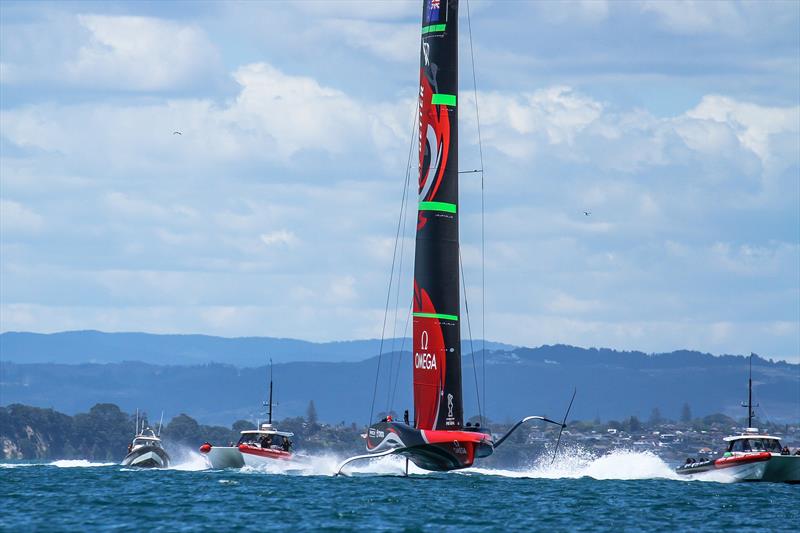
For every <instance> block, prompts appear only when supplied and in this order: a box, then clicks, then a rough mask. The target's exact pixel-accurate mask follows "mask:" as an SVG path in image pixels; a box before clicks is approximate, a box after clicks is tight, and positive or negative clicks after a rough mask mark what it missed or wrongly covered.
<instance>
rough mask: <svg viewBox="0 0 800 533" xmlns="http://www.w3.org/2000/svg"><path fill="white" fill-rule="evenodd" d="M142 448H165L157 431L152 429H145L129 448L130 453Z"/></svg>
mask: <svg viewBox="0 0 800 533" xmlns="http://www.w3.org/2000/svg"><path fill="white" fill-rule="evenodd" d="M142 446H150V447H153V448H163V446H162V445H161V439H160V438H158V436H156V433H155V431H153V430H152V429H150V428H145V429H143V430H142V432H141V433H139V434H138V435H136V436H135V437H134V438H133V442H131V443H130V445H129V446H128V451H131V450H135V449H136V448H141V447H142Z"/></svg>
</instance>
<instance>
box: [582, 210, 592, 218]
mask: <svg viewBox="0 0 800 533" xmlns="http://www.w3.org/2000/svg"><path fill="white" fill-rule="evenodd" d="M583 214H584V216H587V217H588V216H589V215H591V214H592V212H591V211H584V212H583Z"/></svg>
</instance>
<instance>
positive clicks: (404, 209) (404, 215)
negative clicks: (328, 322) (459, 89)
mask: <svg viewBox="0 0 800 533" xmlns="http://www.w3.org/2000/svg"><path fill="white" fill-rule="evenodd" d="M418 117H419V114H418V113H417V112H416V108H415V112H414V126H413V129H412V133H411V143H410V144H409V146H408V161H407V162H406V184H405V188H404V189H403V201H402V202H401V204H400V213H401V220H402V222H401V227H402V230H403V232H405V228H406V224H407V222H406V221H407V220H408V211H409V198H410V194H408V193H409V186H410V183H411V159H412V157H413V153H414V140H415V139H416V138H417V135H416V131H417V118H418ZM403 232H400V233H398V235H397V238H398V239H399V240H400V266H399V267H398V270H397V287H396V289H395V299H394V321H393V322H392V351H391V352H390V353H395V351H394V345H395V338H396V336H397V315H398V313H399V310H400V282H401V281H402V279H403V253H404V251H405V244H406V240H405V238H403ZM390 357H391V356H390ZM396 357H397V359H398V364H397V367H398V371H399V367H400V363H399V359H401V357H402V348H401V350H400V353H398V354H397V355H396ZM387 383H388V385H389V386H388V387H386V412H387V413H388V412H389V411H390V410H391V407H392V405H391V403H390V401H391V384H392V364H391V359H389V380H388V382H387Z"/></svg>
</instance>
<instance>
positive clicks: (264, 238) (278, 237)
mask: <svg viewBox="0 0 800 533" xmlns="http://www.w3.org/2000/svg"><path fill="white" fill-rule="evenodd" d="M259 239H261V242H263V243H264V244H266V245H267V246H272V245H275V244H287V245H288V244H293V243H294V242H296V241H297V237H295V235H294V233H292V232H291V231H287V230H285V229H279V230H276V231H272V232H270V233H262V234H261V235H260V236H259Z"/></svg>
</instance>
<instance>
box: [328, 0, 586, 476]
mask: <svg viewBox="0 0 800 533" xmlns="http://www.w3.org/2000/svg"><path fill="white" fill-rule="evenodd" d="M419 58H420V70H419V88H418V91H417V94H418V109H419V111H418V113H419V121H418V126H419V176H418V195H419V196H418V205H417V213H416V218H417V223H416V241H415V242H416V244H415V254H414V283H413V291H412V296H411V298H412V306H411V307H412V316H413V335H412V336H413V365H414V368H413V382H414V383H413V397H414V412H413V419H411V420H409V417H405V418H404V420H403V421H402V422H401V421H398V420H392V418H391V417H388V416H387V417H386V418H384V419H382V420H381V421H380V422H377V423H373V424H372V425H371V426H370V427H369V428H368V430H367V433H366V448H367V452H368V453H367V454H366V455H359V456H356V457H351V458H350V459H347V460H346V461H345V462H344V463H342V464H341V465H340V466H339V470H338V473H342V469H343V468H344V467H345V466H346V465H347V464H348V463H350V462H353V461H356V460H361V459H364V460H366V459H372V458H375V457H380V456H383V455H392V454H398V455H400V456H402V457H405V458H406V459H407V460H410V461H412V462H413V463H414V464H416V465H417V466H419V467H420V468H423V469H426V470H434V471H446V470H454V469H460V468H466V467H469V466H471V465H472V463H473V462H474V461H475V459H477V458H481V457H487V456H489V455H491V454H492V452H493V451H494V449H495V448H497V447H498V446H500V445H501V444H502V443H503V441H504V440H505V439H506V437H507V436H508V435H509V434H510V433H511V432H513V431H514V430H515V429H517V427H519V425H520V424H522V423H523V422H527V421H529V420H543V421H546V422H550V423H553V424H556V425H559V426H561V429H563V428H564V427H565V425H564V421H562V422H561V423H559V422H556V421H553V420H549V419H547V418H545V417H542V416H530V417H526V418H524V419H522V420H520V421H519V422H518V423H517V424H516V425H515V426H513V427H512V429H511V431H509V432H508V433H506V435H505V436H503V437H501V438H498V439H496V438H495V436H494V435H492V433H491V432H490V431H488V430H487V428H485V427H482V426H480V425H472V424H467V425H464V410H463V395H462V386H461V381H462V376H461V322H460V321H459V318H460V317H459V314H460V310H461V306H460V294H459V292H460V284H459V282H460V279H459V233H458V225H459V214H460V210H459V208H458V181H459V180H458V174H459V171H458V106H459V105H460V104H459V101H458V0H424V1H423V13H422V27H421V44H420V49H419ZM379 364H380V363H379ZM379 368H380V367H379ZM376 390H377V382H376ZM573 398H574V396H573ZM373 405H374V401H373ZM370 418H371V415H370ZM372 422H373V421H372V420H370V423H372ZM559 438H560V434H559ZM407 467H408V461H406V473H407V471H408V469H407Z"/></svg>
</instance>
